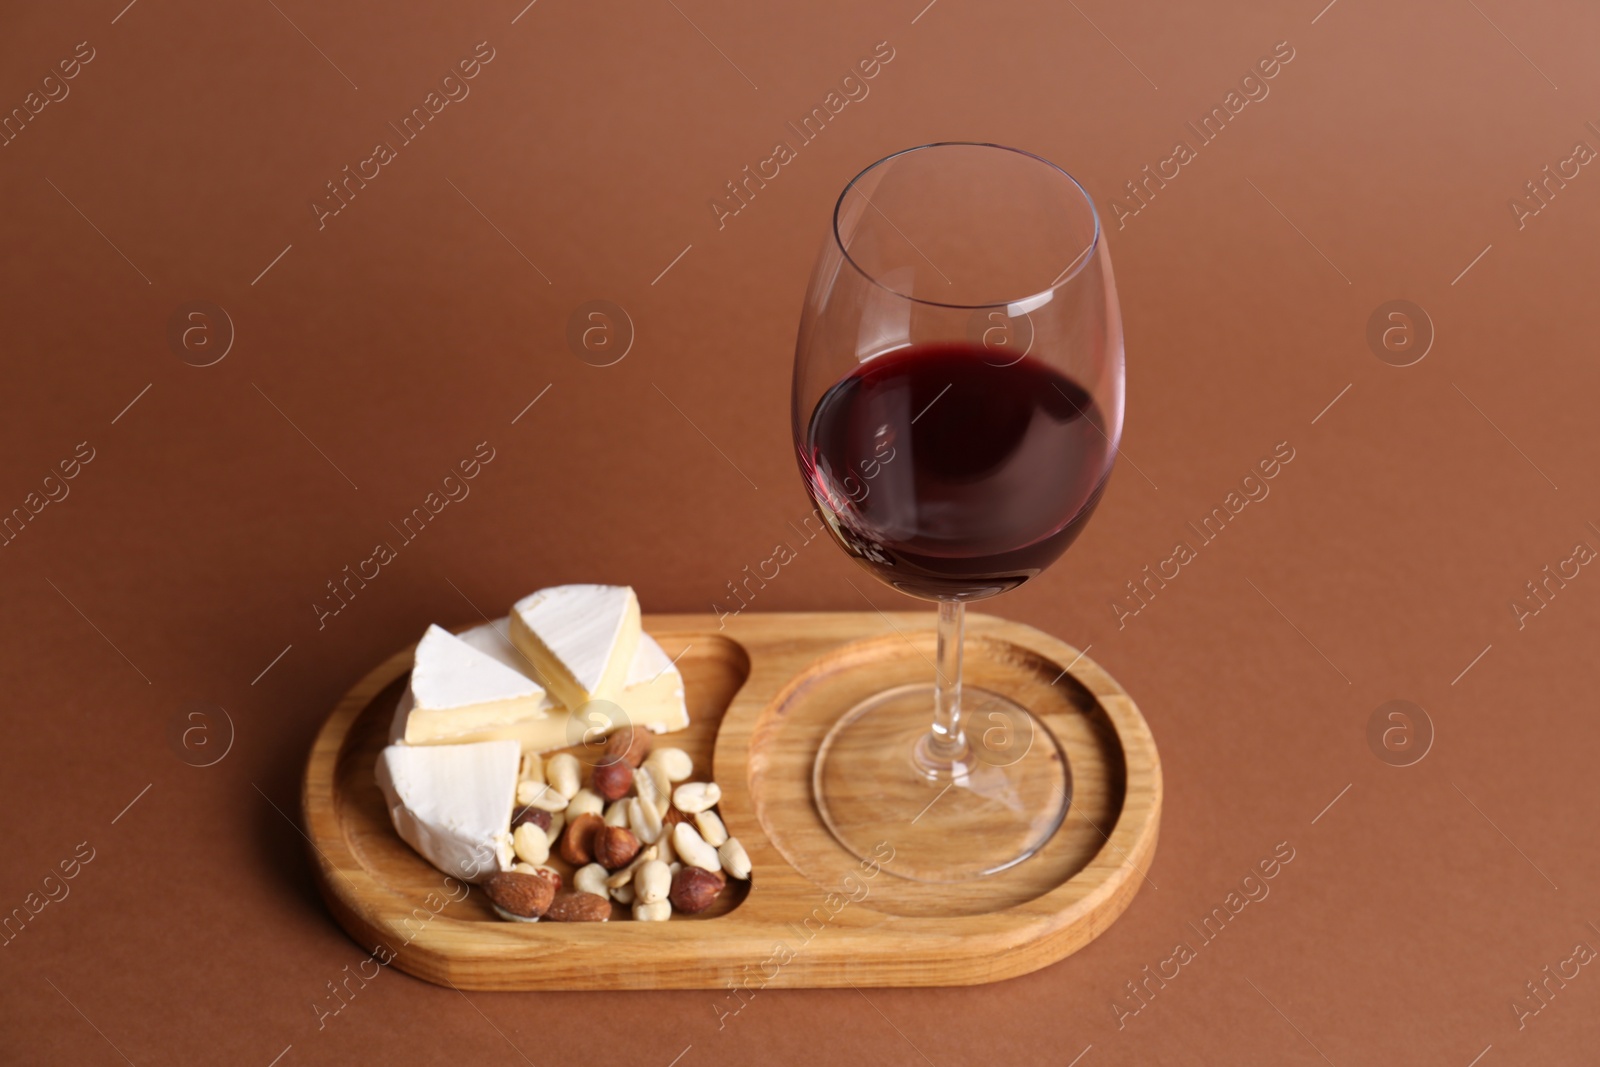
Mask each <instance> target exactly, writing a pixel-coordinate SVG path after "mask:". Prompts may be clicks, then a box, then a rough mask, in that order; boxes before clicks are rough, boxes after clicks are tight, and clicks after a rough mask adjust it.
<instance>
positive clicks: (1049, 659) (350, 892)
mask: <svg viewBox="0 0 1600 1067" xmlns="http://www.w3.org/2000/svg"><path fill="white" fill-rule="evenodd" d="M724 622H725V625H724V626H723V627H722V628H720V629H719V626H718V622H717V619H716V617H715V616H711V615H655V616H646V618H645V620H644V623H645V629H646V630H648V631H649V632H650V633H651V634H652V635H653V636H654V637H655V638H656V640H658V641H659V642H660V643H661V646H662V648H663V649H665V650H666V653H667V655H669V656H674V657H677V656H680V654H681V658H679V659H678V667H679V669H680V670H681V671H682V672H683V677H684V683H685V689H686V693H687V696H688V701H689V715H690V721H691V725H690V727H689V729H687V730H685V731H682V732H680V733H676V734H672V735H669V738H670V740H664V741H662V742H660V743H662V744H673V745H677V746H679V747H681V748H683V749H685V750H687V751H688V752H689V753H690V755H692V756H693V757H694V759H695V764H696V777H702V778H703V777H705V775H706V772H707V771H708V770H709V771H711V773H712V776H713V777H714V778H715V779H716V781H717V782H718V784H720V785H721V786H722V794H723V795H722V802H721V804H720V806H719V810H720V811H721V813H722V817H723V820H724V821H725V822H726V823H727V826H728V830H729V832H730V833H732V834H733V835H735V836H736V837H738V838H739V839H740V841H741V842H743V843H744V845H745V848H746V849H747V851H748V852H749V853H750V859H751V861H752V862H753V864H754V866H755V871H754V875H753V877H752V880H751V881H750V882H749V883H748V884H746V883H739V882H730V888H731V889H732V890H733V891H732V892H729V893H725V894H724V898H723V900H721V901H720V902H719V904H718V906H717V907H716V908H714V909H712V910H711V911H708V912H706V913H703V914H701V915H697V916H693V917H686V916H674V917H673V919H672V920H671V921H670V922H664V923H641V922H633V921H631V920H628V921H615V922H609V923H576V924H561V923H510V922H504V921H501V920H500V919H498V918H496V917H495V915H494V913H493V912H492V911H491V910H490V908H489V904H488V901H487V900H486V899H485V898H484V896H483V894H482V893H481V892H478V891H472V892H471V893H470V894H468V893H467V891H466V887H465V886H464V885H463V884H462V883H460V882H458V881H456V880H454V879H447V878H446V877H445V876H444V875H443V874H441V873H440V872H439V871H437V870H435V869H434V868H433V867H432V866H430V865H429V864H428V863H427V861H425V860H424V859H422V857H420V856H418V855H417V854H416V853H415V852H413V851H412V850H411V848H410V847H409V846H408V845H406V844H405V842H403V841H402V840H401V839H400V838H399V836H398V835H397V834H396V833H395V831H394V829H393V827H392V826H391V825H390V822H389V816H388V812H387V811H386V809H385V807H384V802H383V797H382V794H380V793H379V791H378V787H377V785H376V783H375V782H374V780H373V766H374V763H375V761H376V759H377V756H378V753H379V751H380V750H381V749H382V748H383V746H384V745H385V743H386V742H387V737H388V730H389V721H390V718H391V715H392V714H393V711H394V706H395V702H396V700H397V699H398V697H399V694H400V691H401V688H402V686H403V681H404V678H405V676H406V672H407V671H408V670H409V668H410V664H411V658H412V650H411V649H409V648H408V649H405V650H403V651H401V652H398V653H396V654H395V655H393V656H391V657H390V658H389V659H388V660H387V661H386V662H385V663H383V664H382V665H381V666H379V667H378V668H377V669H375V670H374V671H372V673H370V674H368V675H367V676H366V677H365V678H363V679H362V680H361V681H360V682H359V683H357V684H356V686H355V688H353V689H352V690H350V692H349V693H347V694H346V695H345V697H344V699H343V700H341V701H340V702H339V706H338V707H337V708H335V709H334V711H333V714H332V715H331V716H330V717H329V719H328V721H327V723H326V724H324V726H323V728H322V730H321V732H320V733H319V734H318V735H317V739H316V743H315V744H314V745H313V747H312V750H311V759H310V762H309V763H308V765H307V767H306V779H305V789H304V793H303V796H302V803H303V806H304V816H305V822H306V828H307V832H308V834H309V836H310V839H311V841H312V844H313V848H312V858H313V860H314V862H315V865H316V875H317V881H318V884H319V886H320V887H321V890H322V895H323V897H324V899H326V900H327V902H328V906H329V908H330V909H332V911H333V914H334V917H335V918H336V919H337V920H338V921H339V923H340V925H342V926H343V927H344V928H345V930H347V931H348V932H349V933H350V935H351V936H352V937H353V938H355V940H356V941H357V942H358V943H359V944H360V945H361V946H362V948H364V949H367V950H368V951H372V952H373V953H374V955H375V956H377V958H378V959H379V960H380V961H383V962H387V963H392V964H393V965H394V966H396V967H398V968H400V969H401V970H403V971H407V972H409V973H411V974H414V975H417V976H418V977H421V978H425V979H427V980H428V981H430V982H436V983H439V984H449V985H454V986H456V987H459V988H462V989H712V988H717V989H721V988H734V987H738V986H743V987H746V988H748V989H752V990H753V989H757V988H767V987H773V988H776V987H782V986H788V987H800V986H847V985H852V984H853V985H857V986H946V985H975V984H978V983H981V982H993V981H997V980H999V979H1002V978H1010V977H1013V976H1015V975H1019V974H1026V973H1027V972H1029V971H1033V970H1037V969H1038V968H1040V967H1043V966H1045V965H1046V964H1049V963H1054V962H1055V961H1057V960H1060V959H1062V958H1064V957H1066V956H1068V955H1070V954H1072V953H1073V952H1075V951H1077V950H1078V949H1079V948H1082V947H1083V946H1084V945H1086V944H1088V943H1089V941H1091V940H1093V939H1094V938H1095V937H1096V936H1097V935H1099V934H1100V932H1101V931H1103V930H1104V929H1105V928H1106V927H1107V926H1109V925H1110V924H1111V922H1112V921H1113V920H1114V919H1116V918H1117V916H1119V915H1120V914H1122V912H1123V911H1124V910H1125V909H1126V908H1127V907H1128V905H1129V903H1130V902H1131V901H1132V900H1133V896H1134V894H1135V893H1136V892H1138V889H1139V886H1140V885H1141V884H1142V883H1143V881H1144V870H1145V869H1146V868H1147V867H1148V866H1149V864H1150V861H1151V859H1152V858H1153V856H1154V853H1155V847H1156V833H1157V825H1158V823H1159V821H1160V816H1161V763H1160V759H1159V757H1158V756H1157V754H1156V747H1155V742H1154V740H1153V739H1152V738H1151V736H1150V730H1149V728H1148V727H1147V726H1146V725H1145V722H1144V719H1143V718H1142V717H1141V716H1140V714H1139V709H1138V708H1137V707H1135V705H1134V702H1133V700H1132V699H1131V698H1130V697H1129V696H1128V694H1127V693H1126V692H1124V691H1123V689H1122V687H1121V686H1120V685H1118V684H1117V683H1116V681H1115V680H1114V679H1113V678H1112V677H1111V676H1110V675H1108V674H1107V673H1106V672H1105V671H1103V670H1101V669H1100V667H1099V666H1098V665H1096V664H1095V663H1094V662H1093V661H1092V660H1090V659H1089V658H1088V657H1086V656H1083V655H1081V654H1080V653H1079V652H1078V651H1077V650H1076V649H1074V648H1071V647H1070V646H1068V645H1066V644H1063V643H1062V642H1060V641H1058V640H1056V639H1055V638H1053V637H1050V636H1048V635H1046V634H1043V633H1040V632H1039V631H1038V630H1035V629H1032V628H1031V627H1027V626H1023V625H1020V624H1018V623H1013V622H1007V621H1005V620H1003V619H998V618H994V617H992V616H987V615H976V614H974V615H969V616H968V620H967V644H966V656H965V659H966V678H967V681H968V682H969V683H970V684H972V685H976V686H982V687H984V688H989V689H993V690H996V691H998V692H1001V693H1003V694H1005V695H1006V696H1009V697H1011V698H1012V699H1014V700H1016V701H1018V702H1019V703H1021V704H1022V705H1023V706H1025V707H1027V708H1029V709H1031V710H1032V711H1033V712H1034V713H1035V714H1036V715H1038V716H1039V717H1040V718H1041V719H1042V720H1043V721H1044V723H1045V724H1046V725H1047V726H1048V727H1049V729H1050V730H1051V732H1052V733H1054V734H1055V736H1056V738H1057V739H1058V740H1059V741H1060V742H1061V746H1062V748H1063V749H1064V750H1065V751H1066V753H1067V756H1068V758H1069V760H1070V762H1071V767H1072V774H1073V782H1074V795H1073V802H1072V807H1071V810H1070V812H1069V813H1068V816H1067V819H1066V822H1065V823H1064V824H1063V825H1062V827H1061V829H1060V830H1058V831H1057V832H1056V834H1055V836H1054V837H1053V838H1051V840H1050V841H1049V842H1048V843H1047V844H1046V845H1045V847H1044V848H1043V849H1041V850H1040V851H1039V852H1038V853H1037V854H1036V855H1034V856H1032V857H1030V858H1029V859H1028V860H1026V861H1024V862H1023V863H1020V864H1018V865H1017V866H1015V867H1013V868H1010V869H1009V870H1006V871H1003V872H1001V873H999V874H996V875H992V876H990V877H987V878H980V879H975V880H973V881H970V882H963V883H957V884H951V885H931V884H926V883H918V882H911V881H908V880H905V879H902V878H898V877H896V876H894V875H893V874H890V873H889V872H888V871H887V870H884V871H876V872H871V873H869V872H865V871H863V869H862V864H861V862H860V861H859V860H857V859H856V858H855V857H854V856H852V855H851V854H850V853H848V852H846V851H845V850H844V849H843V848H842V847H841V846H840V845H838V844H837V843H836V842H835V841H834V840H833V838H832V837H831V836H830V835H829V833H828V831H827V829H826V827H824V826H823V824H822V821H821V818H820V817H819V816H818V814H817V810H816V807H815V805H814V804H813V803H812V800H811V765H812V760H813V758H814V757H815V755H816V752H817V748H818V746H819V744H820V743H821V740H822V737H823V735H824V733H826V731H827V729H828V727H829V726H830V725H832V723H833V722H834V721H835V720H836V719H837V718H838V716H839V715H840V714H842V713H843V712H844V711H846V710H847V709H849V708H850V707H852V706H854V705H855V704H856V703H857V702H858V701H859V700H861V699H862V698H863V697H865V696H867V695H869V694H870V693H873V692H876V691H878V690H881V689H886V688H889V687H891V686H895V685H902V684H908V683H918V682H926V681H928V675H929V674H930V673H931V669H930V668H929V666H928V664H929V663H930V662H931V660H932V657H933V644H934V636H933V614H932V613H931V612H929V613H926V614H893V615H886V614H882V613H872V612H855V613H838V614H746V615H739V616H737V617H731V618H727V619H725V620H724ZM617 914H618V915H619V916H620V915H622V914H623V911H622V909H621V908H618V909H617Z"/></svg>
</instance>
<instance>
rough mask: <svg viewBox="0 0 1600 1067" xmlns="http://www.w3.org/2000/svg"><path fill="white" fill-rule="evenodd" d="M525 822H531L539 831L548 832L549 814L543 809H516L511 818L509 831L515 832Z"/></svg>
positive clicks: (531, 807) (530, 807)
mask: <svg viewBox="0 0 1600 1067" xmlns="http://www.w3.org/2000/svg"><path fill="white" fill-rule="evenodd" d="M525 822H531V823H533V824H534V825H535V826H537V827H538V828H539V829H541V830H544V831H547V832H548V831H549V829H550V813H549V812H548V811H545V810H544V809H543V808H535V807H533V806H531V805H530V806H528V807H522V808H518V809H517V812H516V814H515V815H513V816H511V829H513V830H515V829H516V828H517V827H519V826H521V825H522V824H523V823H525Z"/></svg>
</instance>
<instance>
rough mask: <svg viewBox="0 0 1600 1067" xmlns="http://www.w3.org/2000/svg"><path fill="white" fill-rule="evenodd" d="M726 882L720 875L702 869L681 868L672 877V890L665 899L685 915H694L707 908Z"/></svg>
mask: <svg viewBox="0 0 1600 1067" xmlns="http://www.w3.org/2000/svg"><path fill="white" fill-rule="evenodd" d="M726 884H727V882H726V881H725V880H724V879H723V877H722V875H720V874H717V873H715V872H714V871H708V870H705V869H704V868H702V867H683V868H680V869H679V870H678V873H677V874H675V875H673V876H672V890H671V892H669V893H668V894H667V899H668V900H670V901H672V906H673V907H674V908H676V909H677V910H679V911H681V912H683V913H684V914H685V915H695V914H697V913H699V912H702V911H705V910H706V909H707V908H709V907H710V906H711V904H712V902H713V901H715V900H716V899H717V894H718V893H721V892H722V887H723V886H724V885H726Z"/></svg>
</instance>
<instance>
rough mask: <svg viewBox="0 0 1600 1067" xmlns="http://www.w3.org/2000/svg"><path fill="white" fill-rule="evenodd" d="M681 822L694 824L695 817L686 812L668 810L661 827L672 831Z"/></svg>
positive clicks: (662, 818) (674, 809) (673, 809)
mask: <svg viewBox="0 0 1600 1067" xmlns="http://www.w3.org/2000/svg"><path fill="white" fill-rule="evenodd" d="M680 822H687V823H692V822H694V816H693V815H690V814H689V813H688V812H686V811H679V810H678V809H677V808H668V809H667V813H666V814H665V815H663V816H661V825H662V826H664V827H666V828H667V829H668V830H671V829H672V828H673V827H674V826H676V825H678V824H679V823H680Z"/></svg>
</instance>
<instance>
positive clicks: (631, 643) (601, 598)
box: [511, 585, 640, 711]
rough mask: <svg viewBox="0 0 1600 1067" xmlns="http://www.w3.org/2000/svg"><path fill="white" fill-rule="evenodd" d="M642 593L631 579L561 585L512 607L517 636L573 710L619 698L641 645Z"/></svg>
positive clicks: (518, 643) (554, 690)
mask: <svg viewBox="0 0 1600 1067" xmlns="http://www.w3.org/2000/svg"><path fill="white" fill-rule="evenodd" d="M639 634H640V628H639V598H638V597H636V596H635V595H634V593H633V590H632V589H631V588H629V587H628V586H625V585H558V586H553V587H551V588H549V589H541V590H539V591H538V592H537V593H534V594H532V595H531V596H526V597H523V598H522V599H521V600H519V601H517V602H516V604H514V605H512V608H511V640H512V642H513V643H514V644H515V645H516V647H517V649H518V650H519V651H520V652H521V653H522V654H523V655H525V656H527V657H528V659H530V660H532V661H533V665H534V667H535V669H536V670H537V671H538V674H539V677H540V678H542V679H543V680H544V682H545V685H546V686H547V687H548V688H549V690H550V692H551V693H552V694H553V695H554V696H555V697H556V698H557V699H558V700H560V701H561V703H563V704H565V705H566V706H567V709H568V710H569V711H575V710H577V709H580V708H582V707H583V705H585V704H587V703H588V702H589V701H591V700H612V701H614V700H616V699H617V697H618V696H619V695H620V694H621V692H622V690H623V688H624V687H625V686H626V684H627V680H628V669H629V667H630V665H631V664H632V663H633V658H634V655H635V654H636V652H637V651H638V647H639Z"/></svg>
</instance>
